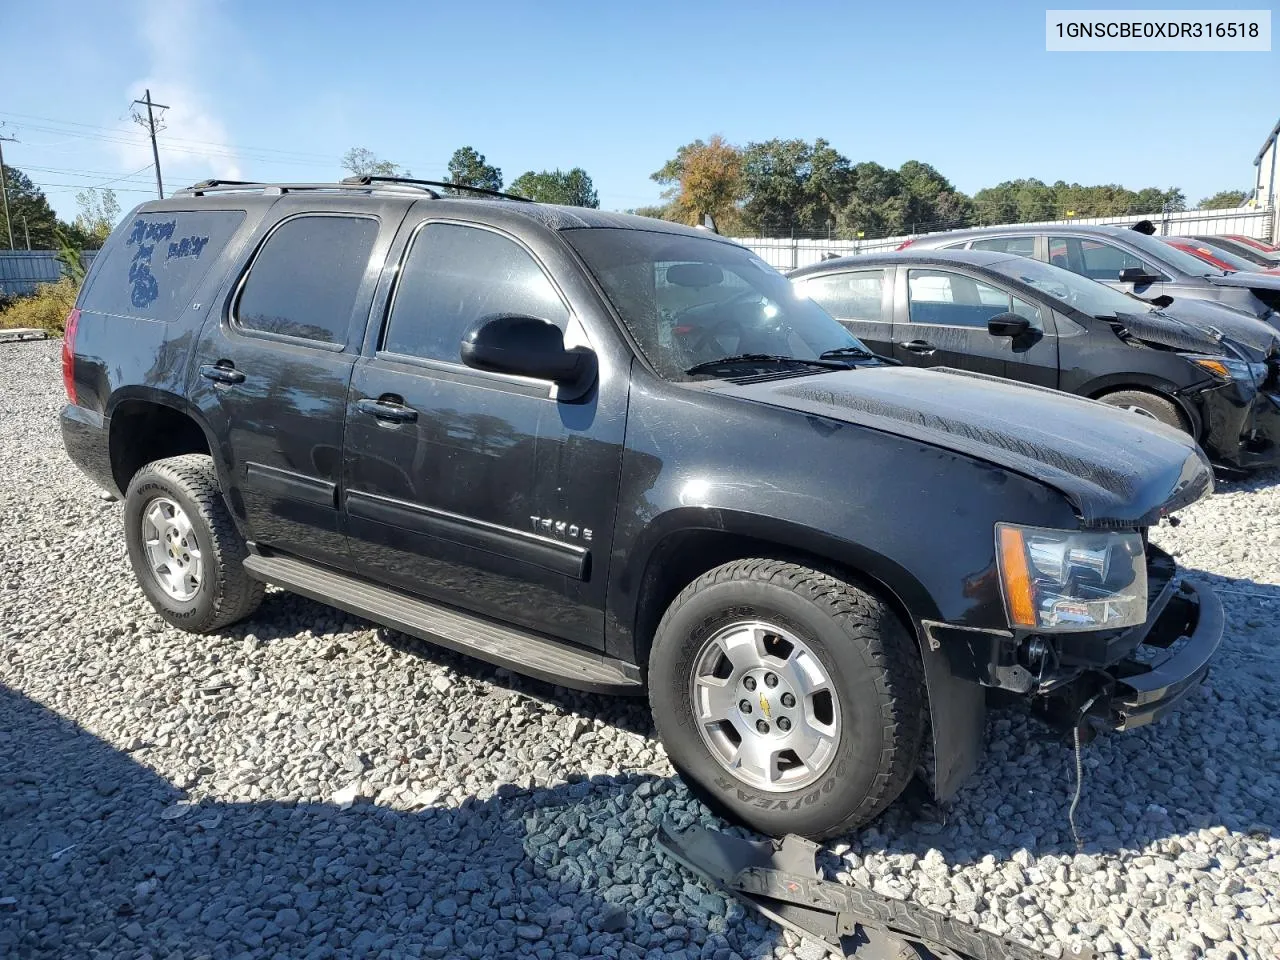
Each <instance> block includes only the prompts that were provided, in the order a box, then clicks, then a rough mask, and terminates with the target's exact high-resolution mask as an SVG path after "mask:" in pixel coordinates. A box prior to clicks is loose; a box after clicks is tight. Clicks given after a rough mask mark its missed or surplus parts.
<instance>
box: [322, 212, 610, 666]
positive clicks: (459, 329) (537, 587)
mask: <svg viewBox="0 0 1280 960" xmlns="http://www.w3.org/2000/svg"><path fill="white" fill-rule="evenodd" d="M406 233H407V234H408V235H407V236H406V237H404V238H402V239H401V240H400V241H399V242H398V248H403V249H404V250H405V252H404V253H403V254H402V255H401V259H400V262H401V269H400V271H399V278H398V280H397V281H396V287H395V289H394V291H392V292H391V294H390V296H389V297H388V299H389V301H390V308H389V309H388V310H387V312H386V322H385V326H384V328H383V329H382V330H381V331H380V335H375V334H374V333H373V332H372V331H371V334H370V340H369V342H368V343H367V345H366V349H365V353H366V355H365V356H364V357H362V358H361V359H360V361H359V362H358V363H357V364H356V368H355V372H354V376H353V378H352V382H351V390H350V395H349V402H348V407H347V434H346V443H345V458H344V459H345V464H344V476H345V507H346V512H347V523H348V529H349V532H350V536H351V541H350V544H351V551H352V556H353V560H354V563H355V565H356V567H357V569H359V570H361V571H362V572H365V573H366V574H369V575H375V576H378V577H380V578H381V579H383V580H385V581H386V582H388V583H391V584H393V585H395V586H397V587H399V588H401V589H404V590H408V591H412V592H415V593H419V594H422V595H424V596H427V597H431V598H434V599H437V600H441V601H444V602H446V603H449V604H451V605H455V606H459V607H464V608H471V609H474V610H476V611H479V612H485V613H489V614H492V615H494V616H497V617H501V618H502V619H504V620H508V621H511V622H514V623H519V624H522V625H524V626H527V627H530V628H532V629H534V630H538V631H541V632H544V633H548V634H551V635H554V636H557V637H561V638H564V639H568V640H571V641H574V642H577V643H581V644H585V645H589V646H594V647H600V646H602V645H603V643H604V625H603V615H604V585H605V575H606V572H607V561H608V557H609V549H610V545H611V542H612V530H613V523H614V510H615V502H616V494H617V487H618V476H619V471H620V468H621V460H622V440H623V428H624V425H625V415H626V399H627V377H626V371H625V370H624V371H611V370H608V369H603V368H602V370H601V373H600V382H599V384H598V386H597V389H596V390H595V391H594V392H593V393H592V394H590V395H589V396H588V397H587V398H585V399H584V400H582V401H578V402H571V403H570V402H561V401H559V400H557V399H556V397H555V390H554V387H553V386H552V385H551V384H549V383H547V382H545V381H537V380H531V379H527V378H523V377H515V376H507V375H503V374H494V373H487V372H482V371H478V370H473V369H471V368H469V367H466V366H463V365H462V363H461V361H460V346H461V341H462V338H463V336H464V335H465V334H466V333H467V332H468V331H469V330H470V329H471V328H472V327H473V326H475V325H476V323H477V322H479V321H481V320H482V319H483V318H485V317H491V316H495V315H501V314H514V315H519V316H533V317H538V318H540V319H543V320H548V321H550V322H552V323H554V324H556V325H557V326H558V327H560V329H561V330H564V331H565V332H566V342H567V343H570V344H573V343H585V342H586V335H585V333H584V332H583V329H582V327H581V326H580V324H579V322H578V320H577V318H576V316H575V314H574V312H573V311H572V310H571V308H570V305H569V303H568V301H567V300H566V299H565V297H564V295H563V293H562V291H561V290H560V289H559V288H557V286H556V285H554V284H553V283H552V281H551V280H550V279H549V276H548V272H547V271H546V270H545V269H544V267H543V265H542V262H541V261H540V258H539V256H537V255H535V253H534V251H533V250H532V249H531V248H529V247H527V246H526V245H525V244H524V243H522V242H520V241H518V240H517V239H515V238H514V237H512V236H509V235H507V234H504V233H501V232H498V231H496V230H493V229H490V228H487V227H481V226H478V225H474V224H467V223H459V222H448V221H426V222H423V223H421V224H419V225H418V226H417V227H416V228H415V229H413V230H406Z"/></svg>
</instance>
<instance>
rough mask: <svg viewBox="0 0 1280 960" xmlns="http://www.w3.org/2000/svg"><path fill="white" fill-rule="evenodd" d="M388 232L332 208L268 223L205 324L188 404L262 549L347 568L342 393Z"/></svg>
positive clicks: (373, 220)
mask: <svg viewBox="0 0 1280 960" xmlns="http://www.w3.org/2000/svg"><path fill="white" fill-rule="evenodd" d="M284 202H286V201H281V203H284ZM395 226H396V225H395V224H394V223H390V224H387V226H386V227H385V229H384V228H383V227H382V225H381V221H380V218H378V217H377V216H371V215H369V214H368V213H358V212H356V211H354V210H348V211H343V210H340V209H335V210H332V211H328V212H325V213H323V214H318V213H305V214H304V213H299V214H298V215H294V216H286V217H285V218H284V219H278V218H273V219H272V221H271V226H270V227H269V228H267V229H265V231H264V233H265V236H262V237H259V238H257V242H255V244H253V245H252V247H251V249H252V250H253V251H254V252H253V253H251V254H250V256H249V258H248V259H249V263H248V268H247V272H244V273H243V275H240V274H237V277H236V278H233V280H232V281H231V283H230V284H229V286H228V290H227V293H226V294H225V295H224V301H223V302H224V303H225V304H226V306H225V309H221V310H215V311H211V315H210V319H209V320H208V321H207V323H206V325H205V328H204V331H203V333H202V338H201V342H200V345H199V348H198V350H197V357H198V359H197V361H196V364H195V369H193V371H192V380H191V383H192V386H191V397H192V400H193V401H194V402H195V403H196V404H197V405H198V406H199V407H200V409H201V411H202V412H203V414H204V416H205V418H206V421H207V422H208V423H209V425H210V427H211V429H212V432H213V435H214V436H215V437H217V438H218V439H219V441H220V444H221V447H220V449H219V450H218V451H215V453H216V454H217V455H218V456H219V458H220V459H221V461H222V464H223V466H224V469H226V470H227V471H229V473H230V480H231V484H230V487H229V490H228V494H229V495H228V500H229V502H230V504H231V507H232V509H233V510H235V512H236V513H237V515H238V516H239V517H240V518H241V520H242V522H243V523H244V524H245V526H246V527H247V531H248V535H249V537H250V538H251V539H252V540H254V541H256V542H258V543H260V544H262V545H265V546H271V547H275V548H278V549H282V550H286V551H289V552H291V553H296V554H298V555H300V556H304V557H307V558H310V559H315V560H319V561H321V562H324V563H329V564H337V565H340V566H346V565H347V558H348V553H347V549H346V537H345V534H344V533H343V531H342V529H341V523H340V520H339V512H338V500H337V489H338V483H339V480H340V474H341V464H342V431H343V422H344V419H345V416H346V404H347V390H348V387H349V384H350V381H351V370H352V366H353V365H354V363H355V358H356V356H357V355H358V352H359V345H360V340H361V338H362V337H363V334H364V327H365V323H366V321H367V318H368V315H369V305H370V303H371V302H372V298H373V292H374V287H375V285H376V282H377V275H378V274H377V267H376V264H377V263H379V262H380V261H378V260H377V259H375V251H379V250H380V251H381V252H382V253H383V254H384V255H385V252H386V249H387V248H388V246H389V244H390V239H391V236H392V235H394V230H395ZM380 235H381V236H382V238H383V240H382V242H381V243H380V242H379V237H380ZM371 263H373V264H375V266H374V267H373V268H372V269H371V267H370V265H371Z"/></svg>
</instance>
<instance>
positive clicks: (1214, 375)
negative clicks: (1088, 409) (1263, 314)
mask: <svg viewBox="0 0 1280 960" xmlns="http://www.w3.org/2000/svg"><path fill="white" fill-rule="evenodd" d="M788 276H790V277H791V278H792V279H793V280H794V281H795V283H796V285H797V288H798V289H799V290H800V291H801V292H802V293H804V294H805V295H806V296H808V297H810V298H811V299H813V300H814V301H816V302H817V303H818V304H819V305H820V306H821V307H823V308H824V309H825V310H826V311H827V312H828V313H830V314H831V315H832V316H833V317H835V318H836V319H837V320H839V321H840V322H841V323H843V324H844V325H845V326H846V327H847V328H848V329H849V331H850V332H851V333H852V334H853V335H854V336H856V337H858V338H859V339H861V340H862V341H863V342H864V343H866V344H867V345H868V346H869V347H871V348H872V349H873V350H875V351H877V352H880V353H883V354H885V355H886V356H892V357H893V358H895V359H897V360H899V361H901V362H902V363H904V364H908V365H910V366H920V367H937V366H944V367H959V368H961V369H964V370H973V371H976V372H978V373H988V374H992V375H994V376H999V377H1008V378H1009V379H1011V380H1021V381H1023V382H1026V383H1034V384H1038V385H1039V386H1043V387H1055V388H1057V389H1059V390H1066V391H1068V392H1070V393H1076V394H1079V395H1081V396H1085V397H1093V398H1095V399H1098V400H1101V401H1102V402H1103V403H1106V404H1109V405H1111V406H1115V407H1121V408H1123V409H1126V410H1130V411H1132V412H1134V413H1138V414H1142V415H1144V416H1147V417H1150V418H1152V419H1154V420H1159V421H1160V422H1161V423H1164V424H1168V425H1169V426H1171V427H1176V428H1177V429H1179V430H1184V431H1186V432H1187V433H1190V434H1191V435H1192V436H1194V437H1196V438H1197V439H1198V440H1199V441H1200V443H1201V444H1202V445H1203V446H1204V449H1205V452H1206V453H1208V454H1209V457H1210V458H1211V459H1212V460H1213V462H1214V463H1215V464H1217V465H1221V466H1223V467H1226V468H1228V469H1231V470H1247V469H1250V468H1253V467H1262V466H1274V465H1275V464H1277V463H1280V332H1277V331H1276V329H1275V328H1274V327H1271V326H1269V325H1268V324H1266V323H1263V322H1262V321H1261V320H1255V319H1254V318H1253V317H1249V316H1245V315H1244V314H1242V313H1240V312H1239V311H1236V310H1231V309H1229V308H1227V307H1224V306H1222V305H1221V304H1217V303H1211V302H1209V301H1206V300H1178V301H1177V302H1176V303H1175V304H1174V305H1172V306H1171V307H1169V308H1168V310H1162V309H1160V308H1159V307H1154V306H1152V305H1150V304H1147V303H1144V302H1142V301H1141V300H1135V299H1134V298H1133V297H1129V296H1126V295H1124V294H1123V293H1120V292H1119V291H1118V290H1113V289H1111V288H1110V287H1107V286H1105V285H1103V284H1101V283H1097V282H1095V281H1093V280H1088V279H1086V278H1084V277H1081V276H1078V275H1077V274H1074V273H1072V272H1070V271H1069V270H1063V269H1062V268H1060V267H1055V266H1053V265H1052V264H1048V263H1040V262H1038V261H1036V260H1032V259H1029V258H1027V257H1019V256H1015V255H1013V254H1009V253H994V252H990V251H986V250H921V251H915V250H914V249H912V250H904V251H902V252H901V253H890V254H880V255H875V254H872V255H863V256H856V257H843V258H839V259H833V260H825V261H823V262H822V263H818V264H814V265H813V266H809V267H802V268H801V269H799V270H795V271H793V272H792V273H790V274H788Z"/></svg>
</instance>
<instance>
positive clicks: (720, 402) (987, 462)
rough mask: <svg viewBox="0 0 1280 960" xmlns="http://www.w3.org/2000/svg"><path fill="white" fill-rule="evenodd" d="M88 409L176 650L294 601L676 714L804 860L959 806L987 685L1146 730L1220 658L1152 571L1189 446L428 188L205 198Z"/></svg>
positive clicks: (712, 259) (1188, 472)
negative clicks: (910, 808)
mask: <svg viewBox="0 0 1280 960" xmlns="http://www.w3.org/2000/svg"><path fill="white" fill-rule="evenodd" d="M64 374H65V380H66V387H67V393H68V395H69V399H70V404H69V405H68V406H66V407H65V408H64V410H63V412H62V432H63V438H64V440H65V443H66V447H67V449H68V451H69V452H70V454H71V457H72V459H74V460H75V461H76V463H78V464H79V465H80V466H81V467H82V468H83V469H84V470H85V471H86V472H87V473H88V474H89V475H90V476H91V477H92V478H93V479H94V480H96V481H97V482H98V483H99V484H101V485H102V486H103V487H105V488H107V489H108V490H110V491H113V492H116V493H123V496H124V501H125V503H124V520H125V536H126V539H127V543H128V550H129V556H130V559H131V561H132V564H133V567H134V569H135V571H136V574H137V577H138V581H139V583H140V584H141V586H142V589H143V591H144V592H145V593H146V595H147V597H148V598H149V599H150V600H151V602H152V603H153V604H154V605H155V608H156V610H157V611H158V612H159V613H160V615H161V616H162V617H164V618H165V619H166V620H168V621H169V622H170V623H172V624H175V625H177V626H179V627H181V628H184V629H187V630H190V631H192V632H196V633H199V632H208V631H213V630H217V629H219V628H221V627H223V626H226V625H227V624H230V623H232V622H234V621H236V620H239V619H241V618H243V617H247V616H249V615H250V614H251V613H252V612H253V611H254V609H255V607H256V606H257V605H258V602H259V600H260V599H261V597H262V592H263V583H264V582H265V583H274V584H278V585H280V586H282V587H284V588H286V589H289V590H292V591H296V592H298V593H301V594H304V595H306V596H309V597H313V598H316V599H318V600H321V601H323V602H325V603H329V604H333V605H335V606H338V607H341V608H343V609H345V610H348V611H351V612H354V613H357V614H360V615H363V616H367V617H369V618H370V619H372V620H375V621H378V622H380V623H383V624H386V625H388V626H390V627H393V628H395V629H398V630H402V631H404V632H406V633H409V634H413V635H416V636H419V637H423V638H426V639H429V640H430V641H432V642H435V643H439V644H441V645H444V646H448V647H452V648H455V649H458V650H462V651H466V652H468V653H472V654H475V655H476V656H479V657H482V658H484V659H487V660H490V661H492V662H494V663H499V664H502V665H505V666H507V667H509V668H511V669H513V670H517V671H520V672H523V673H527V674H531V675H533V676H536V677H541V678H544V679H547V680H551V681H554V682H556V683H561V684H564V685H567V686H572V687H578V688H581V689H586V690H593V691H608V692H617V693H642V692H645V691H646V690H647V693H648V695H649V698H650V702H651V704H652V708H653V712H654V717H655V720H656V723H657V727H658V731H659V733H660V735H661V737H662V740H663V742H664V744H665V745H666V748H667V751H668V753H669V754H670V756H671V759H672V760H673V762H674V763H675V765H676V766H677V768H678V769H679V770H680V771H681V772H682V774H683V775H684V777H685V778H686V779H687V781H688V782H689V783H690V785H691V787H692V788H693V789H694V790H695V791H697V792H698V793H699V795H700V796H702V797H703V798H705V799H706V800H707V801H708V802H710V803H711V804H713V805H714V806H715V807H716V808H717V809H719V810H721V811H723V812H724V813H726V814H728V815H730V816H733V817H736V818H739V819H741V820H743V821H746V822H747V823H750V824H752V825H753V826H755V827H757V828H759V829H761V830H764V831H767V832H774V833H782V832H787V831H794V832H797V833H802V834H807V835H809V836H828V835H833V834H837V833H840V832H842V831H846V830H848V829H850V828H852V827H854V826H856V825H858V824H861V823H863V822H865V821H867V820H868V819H870V818H872V817H874V816H876V815H877V814H878V813H879V812H880V811H881V810H883V809H884V808H885V806H887V805H888V804H889V803H890V802H892V801H893V799H894V798H895V797H896V796H897V795H898V793H899V792H900V791H901V790H902V789H903V786H904V785H905V783H906V782H907V780H908V778H909V777H910V776H911V775H912V773H913V771H914V770H915V769H916V764H917V760H918V758H919V756H920V752H921V749H922V739H923V738H924V736H925V731H926V729H927V728H928V726H929V725H928V724H927V723H926V720H927V719H931V720H932V724H931V729H932V731H933V737H934V746H935V749H934V756H935V758H936V774H935V777H934V784H933V785H934V789H935V790H936V792H937V793H938V795H939V796H940V797H946V796H948V795H950V794H951V793H952V792H954V790H955V789H956V787H957V785H958V784H959V783H960V781H961V780H962V779H963V778H964V777H965V776H966V775H967V773H968V772H969V771H970V770H971V769H972V768H973V765H974V764H975V763H976V761H977V756H978V753H979V751H980V748H981V741H982V731H983V711H984V696H985V693H986V690H987V688H1001V689H1003V690H1007V691H1013V692H1014V693H1017V694H1021V695H1024V696H1027V697H1033V698H1035V700H1036V702H1038V703H1041V704H1043V705H1044V706H1045V709H1046V714H1047V715H1048V716H1050V717H1051V718H1053V719H1056V720H1058V721H1059V722H1061V723H1063V724H1065V725H1066V726H1068V727H1071V726H1075V725H1077V724H1085V723H1092V724H1094V725H1096V726H1102V727H1110V728H1113V729H1124V728H1128V727H1133V726H1137V725H1140V724H1143V723H1146V722H1149V721H1151V720H1153V719H1155V718H1157V717H1159V716H1160V715H1161V714H1163V713H1165V712H1166V711H1167V710H1169V709H1170V707H1171V706H1173V705H1174V704H1175V703H1176V702H1177V701H1178V700H1179V699H1180V698H1181V697H1182V696H1183V695H1184V694H1185V693H1186V691H1187V690H1188V689H1191V688H1192V687H1194V685H1195V684H1196V683H1197V682H1198V681H1199V680H1200V679H1201V678H1202V677H1203V676H1204V675H1205V673H1206V672H1207V670H1208V663H1209V660H1210V658H1211V656H1212V654H1213V651H1214V650H1215V649H1216V647H1217V645H1218V642H1219V640H1220V637H1221V633H1222V612H1221V606H1220V604H1219V603H1218V601H1217V600H1216V598H1215V597H1214V595H1213V594H1212V593H1211V592H1209V591H1207V590H1205V589H1204V588H1197V587H1193V586H1191V585H1190V584H1188V583H1186V582H1183V581H1181V580H1180V579H1179V578H1178V577H1177V575H1176V570H1175V566H1174V563H1173V561H1172V560H1171V559H1170V558H1169V557H1168V556H1167V555H1165V554H1163V553H1161V552H1160V551H1158V550H1157V549H1155V548H1153V547H1149V546H1148V545H1147V538H1146V530H1147V528H1148V527H1149V526H1150V525H1152V524H1155V523H1158V522H1159V521H1160V520H1161V518H1163V517H1164V516H1166V515H1167V514H1169V513H1170V512H1172V511H1174V510H1177V509H1178V508H1180V507H1182V506H1185V505H1186V504H1189V503H1191V502H1193V501H1195V500H1196V499H1198V498H1200V497H1202V496H1204V495H1206V494H1207V493H1208V492H1209V491H1210V490H1211V488H1212V475H1211V473H1210V469H1209V465H1208V463H1207V461H1206V460H1205V459H1204V457H1203V455H1202V454H1201V453H1200V452H1199V451H1198V449H1197V448H1196V447H1195V445H1194V444H1193V443H1191V442H1190V440H1189V439H1187V438H1186V437H1185V436H1183V435H1182V434H1180V433H1178V432H1176V431H1173V430H1169V429H1167V428H1165V427H1162V426H1160V425H1158V424H1151V425H1147V424H1146V423H1145V422H1144V421H1142V420H1139V419H1138V418H1136V417H1129V416H1117V415H1116V414H1115V412H1114V411H1112V410H1109V409H1107V408H1105V407H1103V406H1101V405H1099V404H1096V403H1093V402H1091V401H1088V400H1082V399H1078V398H1076V397H1071V396H1067V395H1065V394H1061V393H1057V392H1054V391H1048V390H1038V389H1034V388H1029V387H1025V386H1021V385H1017V384H1012V383H1009V382H1007V381H1002V380H997V379H993V378H988V377H983V376H974V375H967V374H961V373H956V372H940V371H936V370H916V369H909V368H901V367H897V366H895V365H892V364H888V363H884V362H882V361H880V360H879V359H877V358H876V357H874V356H873V355H871V354H869V353H868V352H867V351H866V350H865V348H864V347H863V346H862V345H861V344H860V343H859V342H858V341H857V339H856V338H854V337H853V336H852V335H851V334H850V333H849V332H848V331H846V330H845V329H844V328H843V327H842V326H841V325H840V324H839V323H837V322H836V321H835V320H833V319H832V318H831V317H830V316H829V315H828V314H826V313H825V312H824V311H823V310H822V309H821V308H820V307H818V306H816V305H815V304H813V303H812V302H811V301H809V300H807V299H805V298H802V297H797V296H796V295H795V294H794V292H793V290H792V286H791V283H790V282H789V281H787V280H786V279H785V278H784V277H782V276H781V275H780V274H779V273H777V272H776V271H775V270H774V269H773V268H771V267H769V266H768V265H766V264H765V263H764V262H763V261H762V260H760V259H759V258H758V257H756V256H755V255H754V254H752V253H751V252H750V251H748V250H746V249H744V248H743V247H740V246H738V245H736V244H734V243H731V242H729V241H726V240H723V239H721V238H719V237H717V236H715V235H714V234H712V233H710V232H707V231H700V230H695V229H690V228H686V227H681V226H677V225H674V224H670V223H663V222H660V221H656V220H649V219H643V218H639V217H630V216H623V215H617V214H611V213H602V212H599V211H595V210H580V209H573V208H566V207H556V206H546V205H541V204H536V203H530V202H522V201H519V200H518V199H516V198H509V199H501V198H478V199H463V198H459V197H453V196H448V197H442V196H441V195H440V194H439V193H438V192H437V191H436V190H434V189H432V187H431V186H430V185H427V184H425V183H423V182H420V181H419V182H405V181H378V180H370V179H365V180H361V181H356V182H344V183H342V184H326V185H306V184H301V185H274V186H273V185H262V184H257V185H253V184H218V183H212V182H210V183H204V184H200V185H198V186H196V187H193V188H191V189H188V190H184V191H181V192H180V193H179V194H177V195H175V196H174V197H172V198H170V199H167V200H163V201H157V202H152V203H147V204H144V205H143V206H141V207H139V208H138V209H136V210H135V211H133V212H132V213H131V214H130V215H129V216H128V217H127V218H126V220H125V222H124V223H123V225H122V226H121V227H120V228H119V229H117V231H116V232H115V233H114V234H113V235H112V237H111V238H110V240H109V241H108V242H107V244H106V246H105V247H104V249H103V251H102V253H101V254H100V255H99V256H98V257H97V259H96V260H95V261H94V264H93V268H92V270H91V271H90V274H89V276H88V278H87V280H86V282H85V285H84V290H83V292H82V294H81V296H80V299H79V302H78V306H77V308H76V310H75V311H74V312H73V314H72V315H71V317H70V318H69V322H68V328H67V337H66V341H65V348H64ZM1180 638H1186V639H1184V640H1183V642H1181V643H1179V644H1177V646H1173V644H1174V643H1175V641H1178V640H1179V639H1180ZM1140 647H1141V648H1143V650H1142V651H1141V653H1139V648H1140ZM1153 648H1171V649H1168V650H1165V651H1164V652H1163V653H1160V651H1159V650H1158V649H1153ZM1153 655H1154V656H1153Z"/></svg>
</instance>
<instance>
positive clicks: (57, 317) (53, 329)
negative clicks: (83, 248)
mask: <svg viewBox="0 0 1280 960" xmlns="http://www.w3.org/2000/svg"><path fill="white" fill-rule="evenodd" d="M79 292H80V285H79V284H78V283H76V282H75V281H74V280H72V279H71V278H70V277H63V278H62V279H61V280H59V281H58V282H57V283H42V284H40V286H38V287H37V288H36V292H35V293H33V294H32V295H31V296H29V297H21V298H19V299H17V300H13V301H11V302H10V303H9V305H8V306H7V307H5V308H4V309H3V310H0V329H5V330H13V329H16V328H19V327H35V328H36V329H38V330H44V331H46V332H47V333H48V334H49V336H51V337H60V336H62V334H63V328H64V325H65V324H66V322H67V314H68V313H70V312H71V308H72V307H74V306H75V305H76V295H77V294H78V293H79Z"/></svg>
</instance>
